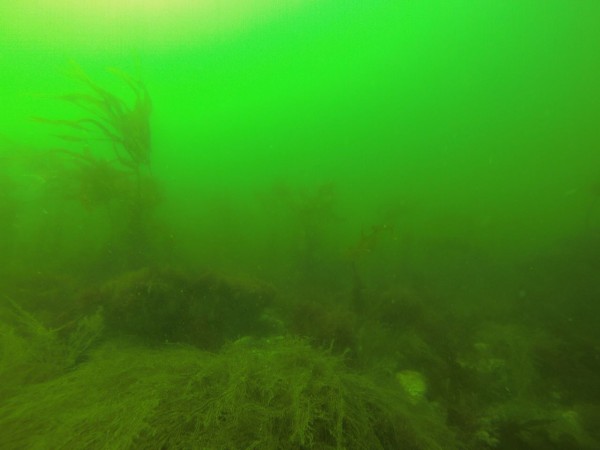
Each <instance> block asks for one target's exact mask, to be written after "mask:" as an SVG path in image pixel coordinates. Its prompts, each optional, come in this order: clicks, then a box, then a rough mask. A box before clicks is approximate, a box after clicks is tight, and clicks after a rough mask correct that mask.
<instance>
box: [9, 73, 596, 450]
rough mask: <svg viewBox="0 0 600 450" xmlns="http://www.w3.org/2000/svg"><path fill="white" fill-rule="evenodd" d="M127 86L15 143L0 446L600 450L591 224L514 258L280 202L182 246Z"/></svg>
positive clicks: (145, 117)
mask: <svg viewBox="0 0 600 450" xmlns="http://www.w3.org/2000/svg"><path fill="white" fill-rule="evenodd" d="M114 73H115V74H116V76H117V79H118V80H120V81H122V82H123V83H124V84H125V86H128V87H129V89H130V91H131V92H130V94H132V97H133V102H127V101H125V100H124V99H122V98H120V97H119V96H117V95H115V94H112V93H111V92H109V91H107V90H106V89H104V88H103V87H101V86H100V85H99V84H97V83H96V82H94V81H93V80H92V79H91V78H89V77H88V76H87V75H86V74H85V73H84V72H83V71H82V70H80V69H77V70H76V71H75V74H74V78H75V81H77V82H78V83H79V84H80V85H82V87H81V89H82V92H79V93H73V94H68V95H64V96H61V97H60V99H61V100H64V101H66V102H68V103H70V104H72V105H73V106H74V107H75V109H76V110H77V112H76V116H75V117H74V118H62V117H51V118H37V119H36V120H37V122H39V123H42V124H43V125H45V126H49V127H50V128H51V130H52V132H53V133H55V132H60V133H61V134H60V135H59V137H60V138H61V139H63V140H65V141H66V142H67V143H70V145H71V144H72V146H71V147H64V148H63V147H60V148H54V147H52V146H51V145H48V146H47V148H40V149H34V148H25V147H19V146H18V145H16V144H13V143H9V142H6V143H5V142H2V143H1V145H2V147H3V148H0V150H2V155H1V156H2V162H3V165H2V166H0V188H1V189H0V268H1V270H0V448H1V449H8V450H12V449H15V450H16V449H69V450H74V449H86V450H89V449H107V448H109V449H139V448H142V449H163V450H166V449H186V450H187V449H232V450H233V449H235V450H238V449H261V450H262V449H393V450H397V449H418V450H432V449H440V450H442V449H443V450H449V449H467V450H469V449H473V450H479V449H506V450H509V449H510V450H520V449H528V450H537V449H540V450H541V449H543V450H548V449H556V450H575V449H590V450H591V449H596V448H600V433H599V431H598V428H597V424H598V423H600V383H599V380H598V374H599V373H600V348H599V346H598V342H600V340H599V336H598V333H599V332H598V327H597V323H596V322H597V321H596V320H595V318H597V317H598V306H597V299H598V296H599V295H600V288H599V287H598V283H597V274H598V270H599V269H600V258H599V256H598V255H600V239H598V236H599V234H598V233H597V229H596V227H595V226H594V225H593V224H592V225H590V226H588V228H587V231H585V232H582V233H581V234H580V235H578V236H574V237H572V238H571V239H565V240H564V242H557V243H556V244H555V245H554V247H553V248H552V250H551V251H550V250H548V251H547V252H539V253H538V254H537V255H535V256H531V257H526V258H525V257H520V258H512V256H514V255H503V256H502V255H500V253H501V252H498V254H496V253H494V252H493V251H490V250H489V249H487V248H486V247H485V246H483V245H479V243H478V242H475V241H476V239H474V238H471V236H470V235H469V233H467V232H466V231H465V230H463V229H462V226H458V227H455V228H457V229H459V230H458V231H459V232H458V233H456V234H457V236H455V235H453V232H452V227H451V226H449V223H448V222H441V225H440V229H438V230H429V231H428V230H425V231H422V230H421V228H422V227H420V225H419V223H418V220H415V219H413V218H412V217H411V215H410V213H406V214H405V215H404V216H402V217H401V218H400V217H398V213H396V212H394V211H393V210H394V208H391V209H392V211H391V212H390V213H389V214H383V216H384V219H381V220H379V221H377V220H375V221H372V222H370V221H369V220H370V219H368V218H363V217H361V218H360V220H359V223H360V224H362V225H363V226H360V225H357V224H356V223H354V224H349V221H345V218H344V212H343V211H340V208H339V205H340V204H341V203H342V202H341V200H344V199H342V197H343V196H342V194H340V192H338V190H337V188H336V186H335V184H333V183H325V184H323V185H321V186H317V187H316V188H299V187H298V186H294V185H291V184H290V185H286V184H279V185H275V186H271V187H268V186H267V187H262V188H261V187H256V189H258V190H259V191H260V193H259V194H257V195H256V197H255V198H253V201H254V203H253V204H250V203H251V202H250V201H246V200H247V199H245V198H243V196H242V195H241V193H240V198H243V200H239V201H238V199H237V198H236V196H235V195H230V196H229V197H228V195H227V194H222V195H221V194H219V195H217V196H216V199H212V200H211V199H210V198H208V197H207V198H202V196H201V195H194V196H193V202H194V203H193V208H194V210H196V209H197V210H198V211H199V212H198V215H199V216H200V218H199V219H198V221H197V223H193V224H190V225H188V224H187V223H186V224H185V225H187V228H188V230H187V233H188V234H187V235H186V226H184V225H182V223H177V220H176V215H175V214H170V213H169V211H171V210H169V209H168V208H167V209H166V210H162V209H161V208H163V206H164V205H165V204H166V205H167V206H169V205H170V206H171V207H172V208H173V210H176V209H177V208H178V202H179V207H180V206H181V204H185V200H186V199H182V198H169V197H168V195H166V193H165V192H164V191H163V190H162V187H161V183H159V180H158V177H157V176H156V173H157V172H156V171H155V170H154V168H153V170H151V169H150V159H151V155H152V152H151V139H150V136H151V133H150V122H149V116H150V112H151V109H152V107H151V106H152V102H151V100H150V96H149V94H148V92H147V91H146V89H145V86H144V85H143V83H141V81H139V80H136V79H134V78H132V77H130V76H129V75H126V74H124V73H122V72H120V71H115V72H114ZM65 133H66V134H65ZM96 143H99V144H98V145H97V146H96ZM92 144H93V145H92ZM65 145H67V144H65ZM4 150H6V151H4ZM261 189H262V191H261ZM189 196H190V197H191V195H189ZM349 200H352V199H349ZM165 211H166V212H165ZM403 214H404V213H403ZM173 222H175V223H173ZM181 222H184V221H181ZM365 223H366V224H369V223H371V224H370V226H369V225H367V226H364V224H365ZM458 223H463V222H460V220H459V222H458ZM464 223H467V224H468V223H469V221H468V220H466V221H464ZM411 224H412V225H411ZM190 228H191V230H189V229H190ZM357 229H361V230H362V231H360V233H357ZM173 230H175V231H173ZM455 231H456V230H455ZM428 233H429V234H428ZM465 235H469V236H468V237H465ZM519 256H521V255H519ZM511 258H512V259H511ZM517 260H518V262H515V261H517Z"/></svg>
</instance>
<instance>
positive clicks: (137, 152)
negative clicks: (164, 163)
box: [33, 65, 152, 170]
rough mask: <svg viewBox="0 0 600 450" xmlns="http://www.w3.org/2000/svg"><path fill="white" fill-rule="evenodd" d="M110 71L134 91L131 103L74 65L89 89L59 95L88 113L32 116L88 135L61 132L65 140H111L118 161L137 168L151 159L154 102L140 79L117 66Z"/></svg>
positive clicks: (75, 75) (74, 72)
mask: <svg viewBox="0 0 600 450" xmlns="http://www.w3.org/2000/svg"><path fill="white" fill-rule="evenodd" d="M110 72H111V73H113V74H114V75H116V76H117V77H119V78H120V79H121V80H122V81H123V82H124V83H125V84H126V85H127V86H128V88H129V89H130V90H131V92H132V93H133V95H134V99H133V103H132V104H131V105H130V104H129V103H128V102H127V101H125V100H124V99H122V98H121V97H119V96H117V95H115V94H113V93H111V92H109V91H108V90H106V89H104V88H103V87H101V86H100V85H98V84H97V83H96V82H94V81H93V80H92V79H91V78H90V77H89V76H88V75H87V74H86V73H85V72H84V71H83V69H81V68H80V67H78V66H75V65H73V68H72V70H71V72H70V76H71V77H72V78H73V79H75V80H77V81H79V82H80V83H82V84H84V85H85V86H86V88H87V90H88V91H87V92H75V93H69V94H65V95H62V96H60V97H59V99H61V100H63V101H66V102H69V103H71V104H73V105H75V106H76V107H77V108H78V109H80V110H82V111H84V112H85V113H86V114H87V115H86V116H85V117H81V118H78V119H72V120H67V119H47V118H42V117H34V118H33V119H34V120H36V121H38V122H42V123H47V124H51V125H57V126H63V127H68V128H70V129H72V130H74V131H76V132H80V133H83V134H84V135H85V136H77V135H75V136H74V135H71V134H59V135H58V137H60V138H61V139H63V140H67V141H74V142H81V141H86V140H87V139H89V140H106V141H109V142H112V144H113V148H114V151H115V153H116V155H117V158H118V160H119V162H120V163H121V164H123V165H124V166H126V167H129V168H132V169H134V170H137V168H138V167H139V166H140V165H143V164H149V162H150V150H151V133H150V114H151V112H152V102H151V99H150V95H149V94H148V91H147V90H146V87H145V85H144V83H143V82H142V81H141V80H138V79H136V78H134V77H132V76H130V75H127V74H125V73H124V72H122V71H119V70H117V69H110ZM98 135H99V136H100V137H98Z"/></svg>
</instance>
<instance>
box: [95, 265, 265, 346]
mask: <svg viewBox="0 0 600 450" xmlns="http://www.w3.org/2000/svg"><path fill="white" fill-rule="evenodd" d="M85 297H86V299H85V302H87V303H92V304H95V305H101V306H102V307H103V309H104V312H105V318H106V325H107V327H109V328H110V329H112V330H114V331H117V332H119V333H123V334H129V335H135V336H138V337H141V338H142V339H143V340H146V341H149V342H185V343H190V344H194V345H197V346H199V347H202V348H216V347H218V346H220V345H222V344H223V343H224V342H226V341H227V340H233V339H237V338H238V337H241V336H246V335H260V334H262V333H264V332H265V330H266V328H267V324H266V323H265V322H264V321H263V320H262V318H261V315H262V314H263V312H264V309H265V308H266V307H267V306H268V305H269V304H270V303H271V302H272V300H273V297H274V290H273V288H271V287H270V286H269V285H267V284H264V283H261V282H258V281H254V280H246V279H232V278H226V277H223V276H219V275H216V274H213V273H205V274H202V275H199V276H196V277H191V276H188V275H184V274H183V273H180V272H177V271H175V270H159V269H142V270H138V271H135V272H129V273H126V274H124V275H122V276H120V277H117V278H115V279H113V280H111V281H109V282H107V283H105V284H104V285H102V286H101V287H99V288H97V289H95V290H93V291H88V292H87V293H86V294H85Z"/></svg>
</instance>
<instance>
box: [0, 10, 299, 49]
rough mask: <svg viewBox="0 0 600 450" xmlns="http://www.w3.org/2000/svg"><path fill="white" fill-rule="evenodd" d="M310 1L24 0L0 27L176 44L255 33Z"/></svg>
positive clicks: (62, 37) (43, 37) (23, 33)
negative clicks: (246, 31)
mask: <svg viewBox="0 0 600 450" xmlns="http://www.w3.org/2000/svg"><path fill="white" fill-rule="evenodd" d="M305 3H310V0H87V1H82V0H23V1H20V2H10V6H0V27H1V28H3V29H4V30H5V31H8V32H10V33H11V34H13V35H17V36H19V37H22V38H23V39H26V40H27V41H31V40H33V41H41V42H44V41H46V42H50V43H52V44H54V45H56V44H60V45H65V43H69V42H70V43H74V44H76V45H77V44H80V45H85V44H86V43H90V44H93V45H95V46H96V45H98V44H99V43H101V41H104V42H105V43H106V44H108V45H110V42H111V41H112V42H114V41H122V40H126V41H128V42H130V43H131V42H132V41H141V43H146V44H153V43H163V44H169V43H177V42H181V41H182V40H189V39H190V38H191V39H194V40H198V38H202V36H211V35H215V34H220V33H232V32H233V33H235V32H238V31H240V30H243V29H246V28H251V27H253V26H255V25H256V24H260V23H261V22H263V21H265V20H269V18H272V17H274V16H276V15H278V14H285V13H286V12H289V11H290V10H291V9H295V8H296V7H297V6H298V5H301V4H305Z"/></svg>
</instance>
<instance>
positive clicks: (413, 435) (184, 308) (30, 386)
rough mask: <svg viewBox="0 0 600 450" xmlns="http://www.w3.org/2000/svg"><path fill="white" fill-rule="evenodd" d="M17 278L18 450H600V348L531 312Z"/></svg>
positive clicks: (174, 278)
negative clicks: (599, 376)
mask: <svg viewBox="0 0 600 450" xmlns="http://www.w3.org/2000/svg"><path fill="white" fill-rule="evenodd" d="M555 263H556V264H559V261H556V262H555ZM547 270H548V271H552V270H554V269H547ZM531 276H532V277H534V278H535V283H533V285H538V286H543V285H542V278H543V276H545V273H543V274H537V276H535V275H533V274H532V275H531ZM11 280H12V281H11V282H10V283H9V282H7V281H5V282H4V283H3V284H4V288H5V289H4V291H5V292H8V293H9V294H3V295H2V298H1V299H0V300H1V302H0V304H1V305H2V307H1V309H0V350H1V353H0V356H1V361H0V363H1V364H0V398H2V401H1V403H0V448H3V449H25V448H56V449H58V448H65V449H66V448H68V449H93V448H111V449H113V448H114V449H132V448H156V449H192V448H215V449H216V448H219V449H239V448H257V449H259V448H260V449H281V448H290V449H292V448H293V449H310V448H315V449H326V448H331V449H342V448H344V449H366V448H369V449H374V448H382V449H452V448H456V449H485V448H489V449H586V448H587V449H593V448H598V435H597V431H596V429H595V428H594V426H593V424H594V423H597V420H598V418H600V407H599V406H598V405H599V403H598V402H599V400H600V395H599V391H598V383H597V373H598V372H597V370H598V368H599V367H598V365H599V364H600V363H599V362H598V359H597V357H594V354H596V355H597V350H598V349H597V344H596V343H594V342H591V341H588V340H587V339H586V336H587V333H589V332H590V331H589V330H587V331H585V332H584V331H582V329H579V330H578V331H575V330H566V329H562V330H561V329H558V325H559V324H560V323H561V322H560V321H555V320H553V319H555V318H552V317H551V316H552V314H554V312H552V311H550V312H547V313H545V314H546V315H547V316H548V317H542V316H543V314H537V315H536V316H537V318H538V321H535V320H533V319H532V318H531V317H526V316H527V315H528V314H532V313H533V311H531V310H530V308H531V307H530V306H527V305H525V304H524V303H526V302H525V301H524V300H523V299H522V298H520V305H518V304H516V306H518V307H519V308H521V313H522V314H523V315H524V316H525V318H523V317H522V318H521V319H515V317H518V316H517V315H516V314H515V313H514V311H509V309H510V308H507V307H506V306H503V307H502V308H499V309H497V310H495V311H493V310H491V309H490V305H491V304H492V303H493V302H490V303H488V304H487V305H485V307H482V308H480V309H479V310H477V309H476V308H472V307H471V308H470V310H469V312H468V313H466V312H464V311H456V310H451V308H449V307H444V306H443V303H440V302H439V301H437V300H436V299H435V297H436V294H434V293H433V290H429V291H427V290H424V289H417V288H415V287H407V286H402V285H397V286H395V287H391V288H388V289H386V290H385V291H381V292H377V290H376V289H373V288H371V289H367V288H364V289H363V290H362V292H361V296H363V297H364V299H365V301H364V303H363V304H361V305H357V304H356V303H355V302H354V301H353V299H354V297H355V296H356V293H355V292H353V291H348V292H347V294H345V295H346V296H347V299H346V300H347V301H343V299H342V298H332V297H329V298H328V297H327V296H325V295H323V296H322V297H321V298H319V299H317V298H316V297H312V298H311V299H310V300H307V299H306V298H305V297H303V295H302V294H301V293H296V294H293V293H291V292H287V293H286V292H281V291H279V290H277V289H276V288H274V287H273V286H272V285H270V284H268V283H264V282H260V281H257V280H255V279H252V278H244V277H242V278H239V277H238V278H234V277H226V276H223V275H220V274H217V273H213V272H204V273H202V274H200V275H195V276H192V275H190V274H189V273H184V272H183V271H178V270H175V269H171V268H163V269H150V268H144V269H138V270H132V271H129V272H125V273H122V274H119V275H116V276H114V277H112V278H110V279H109V280H107V281H104V282H98V283H95V284H94V283H89V282H88V283H87V284H85V285H81V284H80V285H77V282H76V281H74V280H73V279H71V278H69V277H67V276H63V277H44V276H41V275H32V276H23V277H22V278H21V280H20V282H19V279H18V277H12V278H11ZM579 282H580V281H579ZM9 284H12V285H11V286H9ZM488 294H489V293H488ZM482 295H483V294H482ZM523 295H524V294H523V293H521V297H522V296H523ZM529 295H548V292H539V293H531V294H529ZM503 302H504V304H505V305H506V304H507V302H506V300H503ZM57 304H60V305H61V306H60V307H57V306H56V305H57ZM513 306H515V305H513ZM563 326H564V324H563ZM595 352H596V353H595Z"/></svg>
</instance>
